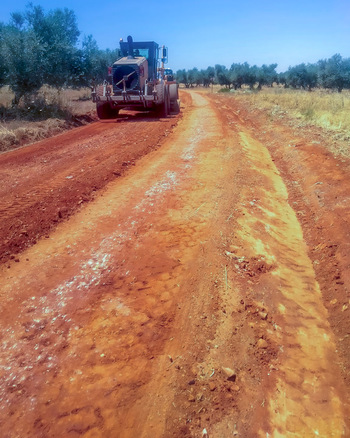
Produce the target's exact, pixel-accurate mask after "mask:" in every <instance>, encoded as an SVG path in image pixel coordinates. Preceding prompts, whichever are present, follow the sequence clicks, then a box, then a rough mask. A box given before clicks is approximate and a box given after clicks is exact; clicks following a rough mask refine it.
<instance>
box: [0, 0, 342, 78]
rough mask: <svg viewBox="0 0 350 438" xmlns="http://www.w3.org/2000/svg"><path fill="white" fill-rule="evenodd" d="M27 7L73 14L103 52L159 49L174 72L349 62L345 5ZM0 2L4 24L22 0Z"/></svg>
mask: <svg viewBox="0 0 350 438" xmlns="http://www.w3.org/2000/svg"><path fill="white" fill-rule="evenodd" d="M32 2H33V3H34V4H35V5H37V4H39V5H41V6H42V7H43V8H44V9H45V10H46V11H48V10H50V9H55V8H64V7H67V8H69V9H72V10H73V11H74V12H75V14H76V17H77V22H78V27H79V30H80V31H81V33H82V35H89V34H92V35H93V37H94V38H95V39H96V41H97V43H98V45H99V47H100V48H102V49H105V48H110V49H113V48H115V47H117V46H118V41H119V38H121V37H123V38H124V39H126V37H127V36H128V35H132V36H133V38H134V40H135V41H145V40H146V41H152V40H153V41H156V42H158V43H159V44H165V45H166V46H168V48H169V64H168V66H169V67H171V68H173V69H174V70H178V69H179V68H186V69H189V68H192V67H198V68H206V67H207V66H209V65H215V64H223V65H226V66H227V67H230V65H231V64H232V63H233V62H245V61H247V62H248V63H249V64H250V65H254V64H257V65H262V64H271V63H277V64H278V67H277V70H278V71H284V70H286V69H288V67H289V66H293V65H296V64H300V63H302V62H305V63H308V62H310V63H313V62H316V61H318V60H319V59H324V58H329V57H331V56H332V55H334V54H335V53H340V54H341V55H342V56H343V57H345V58H348V57H350V0H303V1H301V0H294V1H283V0H265V1H253V0H241V1H237V0H231V1H229V0H211V1H205V0H203V1H197V0H193V1H190V0H187V1H184V0H175V1H174V2H172V1H167V0H165V1H163V2H162V1H159V0H158V1H154V0H144V1H141V0H114V1H109V0H105V1H100V2H98V1H96V0H94V1H91V0H76V1H74V0H61V1H58V0H42V1H34V0H33V1H32ZM1 3H2V5H1V8H0V21H2V22H5V23H7V22H8V21H9V19H10V14H11V12H15V11H23V10H24V9H25V6H26V5H27V3H28V0H24V1H22V0H16V1H15V2H13V3H12V2H6V3H5V2H4V1H2V2H1Z"/></svg>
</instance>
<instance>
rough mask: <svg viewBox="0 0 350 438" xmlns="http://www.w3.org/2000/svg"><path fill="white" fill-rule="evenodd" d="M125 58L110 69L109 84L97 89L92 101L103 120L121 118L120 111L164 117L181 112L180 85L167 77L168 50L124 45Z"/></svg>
mask: <svg viewBox="0 0 350 438" xmlns="http://www.w3.org/2000/svg"><path fill="white" fill-rule="evenodd" d="M120 53H121V55H122V56H121V57H120V58H119V59H118V60H117V61H116V62H115V63H114V64H113V66H112V68H110V69H109V80H106V81H104V83H103V84H102V85H99V86H98V87H95V88H94V89H93V92H92V99H93V101H94V102H95V103H96V109H97V115H98V117H99V118H100V119H112V118H115V117H117V115H118V113H119V110H120V109H122V108H129V109H134V110H139V111H156V112H157V113H158V114H159V115H160V116H161V117H167V116H168V115H169V114H170V113H177V112H178V111H179V100H178V99H179V96H178V84H177V83H176V81H174V80H173V76H172V75H170V74H166V72H167V71H168V70H169V69H165V68H164V64H165V63H166V62H167V49H166V48H165V47H164V46H163V47H159V46H158V44H157V43H155V42H154V41H149V42H134V41H133V39H132V38H131V36H128V38H127V42H124V41H123V40H121V41H120Z"/></svg>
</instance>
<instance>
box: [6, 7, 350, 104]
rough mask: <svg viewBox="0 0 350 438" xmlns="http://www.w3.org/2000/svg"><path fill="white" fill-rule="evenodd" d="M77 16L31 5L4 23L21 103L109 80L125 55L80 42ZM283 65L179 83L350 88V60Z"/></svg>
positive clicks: (219, 68) (212, 73) (234, 68)
mask: <svg viewBox="0 0 350 438" xmlns="http://www.w3.org/2000/svg"><path fill="white" fill-rule="evenodd" d="M79 36H80V32H79V29H78V26H77V20H76V16H75V13H74V12H73V11H72V10H69V9H67V8H65V9H54V10H51V11H49V12H45V11H44V9H43V8H42V7H41V6H33V4H31V3H30V4H29V5H28V6H27V7H26V9H25V11H24V12H15V13H13V14H12V15H11V20H10V22H9V23H7V24H4V23H0V87H2V86H3V85H9V86H10V87H11V89H12V91H13V92H14V94H15V97H14V101H13V102H14V104H18V103H19V101H20V99H21V97H23V96H27V95H32V94H35V93H36V92H37V91H38V90H39V89H40V88H41V87H42V85H44V84H46V85H49V86H52V87H55V88H57V89H60V88H62V87H83V86H91V85H92V84H93V83H94V82H96V83H101V82H102V81H103V79H105V78H106V72H107V68H108V66H110V65H112V64H113V62H114V61H115V60H116V59H117V58H118V57H119V50H118V49H115V50H108V49H107V50H100V49H99V48H98V46H97V43H96V41H95V40H94V39H93V37H92V36H91V35H89V36H85V37H84V38H83V39H82V41H81V42H79ZM276 68H277V64H271V65H263V66H261V67H258V66H255V65H254V66H250V65H249V64H248V63H246V62H245V63H243V64H240V63H234V64H232V65H231V67H230V68H227V67H225V66H224V65H215V66H214V67H208V68H207V69H205V70H198V69H197V68H193V69H191V70H178V71H177V73H176V77H177V80H178V82H180V83H182V84H184V85H185V86H186V87H194V86H198V85H202V86H204V87H208V86H210V85H211V84H214V83H215V84H220V85H221V86H223V87H226V88H227V89H232V88H233V89H239V88H241V87H242V86H243V85H244V86H248V87H250V88H251V89H258V90H259V89H261V88H262V87H263V86H272V85H273V84H275V83H277V84H283V85H284V86H285V87H292V88H302V89H305V90H312V89H313V88H315V87H324V88H328V89H335V90H338V91H339V92H340V91H342V90H343V89H349V88H350V58H347V59H344V58H342V57H341V56H340V55H339V54H336V55H334V56H332V57H331V58H330V59H326V60H320V61H318V62H317V63H316V64H300V65H297V66H295V67H290V68H289V69H288V70H287V71H286V72H284V73H277V72H276Z"/></svg>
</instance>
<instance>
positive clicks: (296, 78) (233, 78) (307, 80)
mask: <svg viewBox="0 0 350 438" xmlns="http://www.w3.org/2000/svg"><path fill="white" fill-rule="evenodd" d="M276 68H277V64H270V65H265V64H264V65H262V66H261V67H258V66H256V65H253V66H250V65H249V64H248V63H247V62H245V63H243V64H239V63H234V64H232V65H231V67H230V68H227V67H225V66H224V65H219V64H217V65H215V67H208V68H207V69H202V70H198V69H197V68H193V69H190V70H178V71H177V72H176V79H177V81H178V82H179V83H181V84H184V85H185V87H187V88H190V87H194V86H199V85H202V86H204V87H209V86H210V85H211V84H219V85H221V86H223V87H225V88H227V89H235V90H237V89H239V88H241V87H242V86H243V85H245V86H248V87H249V88H250V89H257V90H261V88H262V86H264V85H265V86H268V87H272V86H273V84H282V85H283V86H284V87H285V88H299V89H304V90H309V91H311V90H312V89H313V88H317V87H322V88H327V89H331V90H337V91H339V92H341V91H342V90H343V89H350V58H342V57H341V55H339V54H336V55H334V56H332V57H331V58H329V59H324V60H320V61H318V62H317V63H315V64H299V65H296V66H295V67H289V69H288V70H287V71H286V72H283V73H277V72H276Z"/></svg>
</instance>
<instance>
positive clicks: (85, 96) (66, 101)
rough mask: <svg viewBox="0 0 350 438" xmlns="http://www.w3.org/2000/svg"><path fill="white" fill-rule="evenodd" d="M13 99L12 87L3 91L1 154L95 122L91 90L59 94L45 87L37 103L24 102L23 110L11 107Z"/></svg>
mask: <svg viewBox="0 0 350 438" xmlns="http://www.w3.org/2000/svg"><path fill="white" fill-rule="evenodd" d="M12 99H13V93H11V91H10V90H9V88H8V87H3V88H1V89H0V120H1V121H0V151H1V152H3V151H8V150H10V149H14V148H16V147H19V146H22V145H25V144H29V143H33V142H35V141H38V140H41V139H44V138H47V137H50V136H52V135H55V134H58V133H59V132H62V131H64V130H67V129H70V128H71V127H74V126H77V125H79V124H82V123H84V122H85V123H86V122H88V121H89V120H92V118H93V113H94V110H95V105H94V104H93V103H92V101H91V99H90V90H89V89H81V90H61V91H60V92H58V91H57V90H55V89H52V88H49V87H43V88H42V89H41V90H40V92H39V94H38V97H37V98H36V99H35V100H33V101H31V100H27V101H26V102H21V105H20V108H19V109H13V108H12V107H11V102H12ZM86 115H88V116H86Z"/></svg>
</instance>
